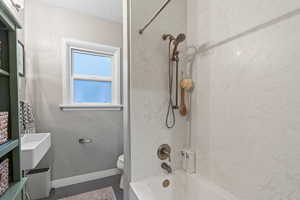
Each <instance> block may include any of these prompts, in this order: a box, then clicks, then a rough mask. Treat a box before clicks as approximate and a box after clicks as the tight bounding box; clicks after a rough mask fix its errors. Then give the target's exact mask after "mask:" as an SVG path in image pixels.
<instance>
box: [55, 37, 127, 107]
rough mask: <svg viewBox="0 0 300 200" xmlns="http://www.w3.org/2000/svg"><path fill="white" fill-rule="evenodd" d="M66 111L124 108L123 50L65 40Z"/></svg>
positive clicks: (64, 105)
mask: <svg viewBox="0 0 300 200" xmlns="http://www.w3.org/2000/svg"><path fill="white" fill-rule="evenodd" d="M63 48H64V52H65V56H64V104H63V105H61V107H62V109H97V108H107V109H111V108H120V107H121V106H120V48H116V47H111V46H105V45H99V44H93V43H88V42H81V41H74V40H65V41H64V47H63Z"/></svg>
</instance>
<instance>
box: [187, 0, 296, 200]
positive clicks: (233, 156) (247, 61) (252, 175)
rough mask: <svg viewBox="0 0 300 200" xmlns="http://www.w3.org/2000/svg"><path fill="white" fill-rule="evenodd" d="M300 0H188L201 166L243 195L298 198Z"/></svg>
mask: <svg viewBox="0 0 300 200" xmlns="http://www.w3.org/2000/svg"><path fill="white" fill-rule="evenodd" d="M299 24H300V2H299V1H296V0H288V1H282V0H273V1H271V0H263V1H262V0H252V1H237V0H228V1H226V2H224V1H220V0H188V39H189V45H197V46H201V45H203V44H207V45H208V47H211V48H208V49H206V50H204V51H202V52H200V53H198V56H197V61H196V64H195V65H194V71H195V74H194V79H195V84H196V87H195V90H194V94H193V104H192V106H193V120H192V146H193V149H195V150H196V152H197V173H198V175H199V176H202V177H205V178H207V179H209V180H211V181H213V182H214V183H216V184H217V185H220V186H222V187H223V188H225V189H226V190H228V191H229V192H231V193H232V194H234V195H235V196H236V197H237V198H238V199H241V200H254V199H257V200H282V199H285V200H298V199H300V190H299V188H300V145H299V144H300V134H299V133H300V119H299V116H300V93H299V92H298V91H299V85H300V59H299V52H300V28H299V27H300V26H299Z"/></svg>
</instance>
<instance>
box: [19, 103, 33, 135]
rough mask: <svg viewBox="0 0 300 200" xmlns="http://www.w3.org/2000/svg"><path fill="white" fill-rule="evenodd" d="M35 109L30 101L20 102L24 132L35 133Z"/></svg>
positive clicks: (21, 122) (22, 129)
mask: <svg viewBox="0 0 300 200" xmlns="http://www.w3.org/2000/svg"><path fill="white" fill-rule="evenodd" d="M34 122H35V120H34V116H33V109H32V106H31V105H30V104H29V103H26V102H23V101H21V102H20V124H21V131H22V133H25V134H27V133H35V132H36V131H35V130H36V129H35V123H34Z"/></svg>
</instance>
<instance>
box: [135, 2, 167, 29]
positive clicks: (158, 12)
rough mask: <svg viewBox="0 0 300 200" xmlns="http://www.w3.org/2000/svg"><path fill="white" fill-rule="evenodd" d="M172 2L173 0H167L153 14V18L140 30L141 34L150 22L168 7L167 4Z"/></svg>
mask: <svg viewBox="0 0 300 200" xmlns="http://www.w3.org/2000/svg"><path fill="white" fill-rule="evenodd" d="M170 2H171V0H166V1H165V3H164V4H163V5H162V7H161V8H160V9H158V10H157V11H156V12H155V14H154V15H153V17H151V19H150V20H149V21H148V22H147V23H146V25H145V26H144V27H143V28H141V29H140V30H139V33H140V34H143V33H144V31H145V30H146V29H147V28H148V26H150V24H151V23H152V22H153V21H154V20H155V19H156V18H157V17H158V15H159V14H160V13H161V12H162V11H163V10H164V9H165V8H166V7H167V5H168V4H169V3H170Z"/></svg>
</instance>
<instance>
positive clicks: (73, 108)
mask: <svg viewBox="0 0 300 200" xmlns="http://www.w3.org/2000/svg"><path fill="white" fill-rule="evenodd" d="M59 107H60V109H61V110H62V111H81V110H103V111H120V110H122V108H123V105H88V104H83V105H72V104H70V105H68V104H62V105H59Z"/></svg>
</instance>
